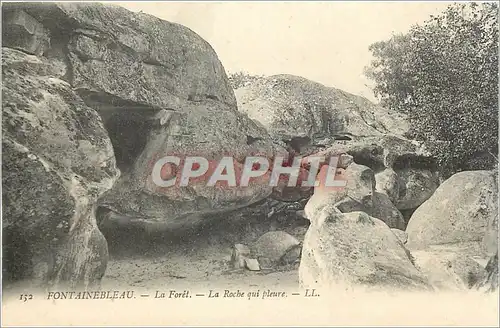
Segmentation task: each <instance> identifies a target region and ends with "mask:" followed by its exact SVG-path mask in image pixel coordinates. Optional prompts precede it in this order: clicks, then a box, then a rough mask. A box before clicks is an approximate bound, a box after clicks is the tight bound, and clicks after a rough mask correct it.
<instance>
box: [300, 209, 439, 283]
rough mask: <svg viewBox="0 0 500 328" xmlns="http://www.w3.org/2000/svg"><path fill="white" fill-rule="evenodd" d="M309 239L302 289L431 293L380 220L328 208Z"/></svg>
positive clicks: (302, 267)
mask: <svg viewBox="0 0 500 328" xmlns="http://www.w3.org/2000/svg"><path fill="white" fill-rule="evenodd" d="M311 221H312V222H311V225H310V227H309V230H308V231H307V233H306V236H305V240H304V246H303V250H302V258H301V262H300V269H299V278H300V283H301V285H302V287H304V288H314V287H319V286H321V288H338V287H340V288H345V287H356V286H358V287H359V286H362V287H365V288H369V289H384V290H386V289H403V290H429V289H431V287H430V285H429V284H428V282H427V280H426V278H425V277H424V276H423V275H422V274H421V273H420V272H419V271H418V270H417V269H416V268H415V266H414V265H413V264H412V262H411V258H410V255H409V253H408V252H407V250H406V249H405V248H404V246H403V244H402V243H401V242H400V241H399V239H398V238H397V237H396V235H395V234H394V233H393V232H392V231H391V229H390V228H389V227H388V226H387V225H386V224H385V223H384V222H382V221H381V220H378V219H376V218H372V217H370V216H369V215H367V214H366V213H364V212H351V213H338V212H336V210H335V209H334V208H333V207H331V206H328V207H325V208H323V209H322V210H321V211H320V212H317V213H316V214H315V217H313V218H312V220H311Z"/></svg>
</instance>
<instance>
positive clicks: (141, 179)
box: [100, 103, 273, 230]
mask: <svg viewBox="0 0 500 328" xmlns="http://www.w3.org/2000/svg"><path fill="white" fill-rule="evenodd" d="M186 106H191V108H190V110H189V111H186V112H185V113H182V112H174V113H173V114H172V117H171V119H170V121H169V122H168V123H167V124H165V125H163V126H158V127H157V128H151V129H150V130H149V137H148V139H147V141H146V144H145V146H144V149H143V150H142V152H141V153H140V155H139V156H138V157H137V158H135V160H134V164H133V166H132V167H131V168H130V170H129V171H125V172H124V174H123V177H122V178H121V179H120V180H119V181H118V183H117V184H116V186H115V188H113V189H112V190H111V191H109V192H108V193H107V194H106V195H104V197H102V199H101V201H100V205H101V206H105V207H107V208H109V209H112V210H113V211H116V212H118V213H121V214H123V215H126V216H129V217H130V220H131V223H133V221H136V222H144V223H145V224H154V225H155V226H156V227H157V229H159V230H162V229H163V228H165V229H170V228H172V229H174V228H177V227H180V226H183V225H192V224H196V221H198V220H201V219H202V218H203V215H208V214H214V213H217V212H225V211H229V210H234V209H238V208H241V207H245V206H248V205H249V204H252V203H255V202H257V201H260V200H262V199H264V198H266V197H267V196H269V195H270V193H271V192H272V187H271V186H270V185H269V179H268V178H269V173H267V174H266V175H265V176H263V177H262V178H260V179H257V180H255V181H251V182H250V184H249V185H248V186H240V185H237V186H228V185H227V184H217V185H215V186H209V185H207V183H208V182H209V179H210V176H211V174H212V173H214V170H215V169H216V167H217V165H218V164H219V163H220V160H221V159H222V157H223V156H230V157H232V160H231V162H230V165H231V166H232V167H234V168H235V174H236V177H237V181H238V177H241V172H242V170H243V167H244V163H245V157H246V156H248V155H250V154H260V155H262V156H264V157H267V158H268V159H269V160H270V161H271V160H272V158H273V148H272V147H271V145H270V144H266V143H265V141H260V140H259V141H256V142H254V143H247V142H246V140H247V136H254V137H258V136H265V131H262V130H259V129H258V128H257V126H256V125H254V124H252V121H249V120H244V119H243V118H242V117H241V115H240V114H239V113H237V112H235V111H232V110H229V109H226V110H225V111H223V109H224V107H223V106H224V105H222V104H220V103H212V104H209V103H204V104H200V105H197V104H192V105H190V104H186ZM167 155H177V156H179V157H180V158H181V159H185V158H186V157H188V156H201V157H204V158H206V159H207V160H208V161H209V164H210V168H209V170H208V171H207V173H206V174H205V175H203V176H201V177H199V178H197V179H192V180H191V181H190V183H189V184H188V185H187V186H181V185H180V179H179V175H180V174H177V175H176V176H177V180H176V184H175V185H174V186H172V187H159V186H158V185H156V184H155V183H154V182H153V181H152V173H153V167H154V164H155V162H156V161H157V160H159V159H161V158H162V157H163V156H167ZM173 169H176V167H175V166H173ZM180 171H181V170H180V169H178V170H177V173H180ZM167 178H174V175H172V176H170V177H165V179H167Z"/></svg>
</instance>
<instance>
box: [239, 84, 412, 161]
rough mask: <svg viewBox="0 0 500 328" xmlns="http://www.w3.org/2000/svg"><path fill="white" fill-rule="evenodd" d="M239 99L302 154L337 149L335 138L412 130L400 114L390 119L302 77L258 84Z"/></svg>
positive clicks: (245, 108)
mask: <svg viewBox="0 0 500 328" xmlns="http://www.w3.org/2000/svg"><path fill="white" fill-rule="evenodd" d="M235 94H236V98H237V101H238V105H239V106H238V107H239V109H240V110H241V111H243V112H245V113H247V114H248V116H249V117H250V118H252V119H254V120H257V121H259V122H260V123H262V124H263V125H264V127H266V129H267V130H268V131H269V132H270V134H271V135H273V136H276V137H279V139H281V140H286V141H290V142H292V143H294V145H295V148H296V150H297V151H298V152H302V149H301V148H303V147H307V146H309V145H319V144H323V145H330V144H333V142H332V141H333V140H335V138H337V139H338V138H341V137H349V136H351V135H354V136H373V135H377V136H379V135H382V134H385V133H388V132H390V131H392V132H393V133H397V134H400V135H402V134H403V133H404V132H406V131H407V129H408V126H407V124H406V125H405V120H404V118H403V117H402V116H401V115H398V114H397V113H390V114H388V113H387V111H386V110H385V109H383V108H380V107H378V106H375V105H374V104H372V103H370V102H369V101H368V100H366V99H364V98H362V97H358V96H355V95H351V94H348V93H346V92H344V91H341V90H338V89H334V88H328V87H325V86H324V85H322V84H319V83H316V82H313V81H310V80H307V79H304V78H302V77H298V76H293V75H275V76H270V77H267V78H264V79H259V80H257V81H255V82H254V83H252V84H250V85H248V86H245V87H242V88H239V89H237V90H236V91H235ZM400 118H401V119H400ZM325 139H326V140H325ZM322 141H323V143H322ZM325 142H326V143H325Z"/></svg>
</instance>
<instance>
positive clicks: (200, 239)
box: [102, 220, 307, 290]
mask: <svg viewBox="0 0 500 328" xmlns="http://www.w3.org/2000/svg"><path fill="white" fill-rule="evenodd" d="M221 227H223V228H221ZM306 229H307V225H306V223H305V221H303V220H296V221H295V220H291V221H286V222H281V223H277V222H273V221H260V222H258V221H254V222H244V223H243V222H231V221H230V220H225V221H224V222H221V223H219V224H217V223H215V222H214V223H212V224H207V225H204V226H202V227H199V228H197V229H193V230H190V231H184V232H182V233H180V234H179V233H168V232H167V233H163V234H158V235H156V236H151V235H147V234H145V233H140V232H128V233H127V232H121V234H119V235H118V236H109V235H108V236H107V237H108V241H109V249H110V254H111V261H110V262H109V265H108V269H107V273H106V275H105V277H104V279H103V281H102V287H103V288H104V289H109V288H121V289H123V288H125V289H126V288H129V289H130V288H139V289H150V288H157V287H158V286H169V287H172V288H174V287H175V288H185V289H192V290H194V289H196V290H208V289H210V288H216V287H217V288H224V287H227V288H233V287H240V288H243V287H244V288H247V289H248V288H271V287H272V288H278V287H280V288H291V289H297V288H298V287H299V285H298V265H291V266H287V267H279V268H276V269H275V270H267V271H248V270H236V271H235V270H233V268H232V267H231V265H230V258H231V252H232V248H233V245H234V244H236V243H243V244H246V245H249V246H251V245H252V244H253V243H254V242H255V241H256V240H257V239H258V238H259V237H260V236H261V235H263V234H264V233H266V232H268V231H271V230H282V231H286V232H288V233H290V234H292V235H293V236H295V237H296V238H297V239H299V240H300V241H302V240H303V238H304V234H305V232H306ZM105 233H106V232H105ZM123 241H126V242H123Z"/></svg>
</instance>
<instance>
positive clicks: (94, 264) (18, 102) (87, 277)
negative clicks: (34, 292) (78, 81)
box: [2, 48, 119, 287]
mask: <svg viewBox="0 0 500 328" xmlns="http://www.w3.org/2000/svg"><path fill="white" fill-rule="evenodd" d="M2 52H3V53H2V82H3V83H2V92H3V97H2V106H3V113H2V114H3V117H2V129H3V139H2V148H3V149H2V157H3V158H2V185H3V192H2V205H3V233H4V249H3V250H4V254H3V256H4V266H3V269H4V277H5V278H7V279H9V278H10V279H22V278H29V277H32V275H37V276H38V277H39V278H41V279H42V280H43V281H41V282H49V283H51V284H54V285H57V284H58V283H61V284H62V283H68V284H69V285H70V286H71V287H77V286H83V287H88V286H89V285H91V284H92V283H94V282H98V281H99V280H100V278H101V277H102V276H103V275H104V271H105V269H106V264H107V257H108V250H107V244H106V240H105V239H104V237H103V235H102V234H101V232H100V231H99V229H98V228H97V225H96V219H95V210H96V202H97V199H98V198H99V197H100V196H101V195H102V194H103V193H104V192H105V191H106V190H109V189H110V188H111V187H112V186H113V183H114V182H115V180H116V179H117V178H118V176H119V171H118V170H117V168H116V163H115V157H114V154H113V148H112V145H111V141H110V139H109V137H108V135H107V133H106V130H105V129H104V126H103V123H102V120H101V118H100V117H99V115H98V113H97V112H96V111H95V110H93V109H92V108H89V107H88V106H86V105H85V103H84V102H83V101H82V99H81V98H80V97H79V96H78V95H77V94H76V93H75V92H74V91H73V90H72V88H71V85H69V84H68V83H67V82H65V81H63V80H61V79H60V69H59V66H58V65H57V64H56V63H53V62H48V61H47V60H46V59H44V58H38V57H35V56H32V55H28V54H26V53H23V52H21V51H18V50H13V49H9V48H3V49H2ZM40 261H41V262H42V263H45V266H42V267H44V268H45V269H44V270H45V271H44V272H36V271H37V269H36V268H39V267H41V266H39V265H36V266H35V263H37V264H40ZM34 266H35V267H36V268H34Z"/></svg>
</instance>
